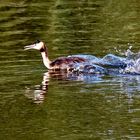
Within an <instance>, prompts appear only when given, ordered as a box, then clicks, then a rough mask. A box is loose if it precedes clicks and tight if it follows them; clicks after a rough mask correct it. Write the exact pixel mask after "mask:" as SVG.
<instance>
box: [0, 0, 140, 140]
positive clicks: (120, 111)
mask: <svg viewBox="0 0 140 140" xmlns="http://www.w3.org/2000/svg"><path fill="white" fill-rule="evenodd" d="M139 9H140V3H139V1H138V0H133V1H130V0H123V1H120V0H116V1H112V0H88V1H85V0H80V1H78V0H71V1H65V0H47V1H45V0H42V1H37V0H30V1H28V0H22V1H21V0H18V1H17V0H5V1H3V2H1V4H0V30H1V34H0V42H1V44H0V99H1V100H0V139H6V140H12V139H13V140H15V139H30V140H31V139H33V140H39V139H40V140H46V139H47V140H89V139H91V140H93V139H107V140H108V139H133V140H136V139H140V76H139V75H114V76H112V75H83V74H81V75H76V76H75V75H72V78H69V75H68V74H66V73H55V74H51V73H49V72H47V69H46V68H45V67H44V65H43V63H42V58H41V56H40V53H39V52H38V51H28V52H27V51H26V52H25V51H24V50H23V47H24V46H25V45H28V44H31V43H32V42H34V41H35V40H36V39H41V40H43V41H45V42H46V43H47V46H48V49H49V56H50V59H54V58H56V57H59V56H67V55H72V54H91V55H95V56H97V57H103V56H105V55H106V54H109V53H111V54H116V55H118V56H122V55H123V54H124V53H125V52H126V50H127V49H128V48H129V46H133V47H132V50H133V51H134V52H136V53H137V52H138V51H139V46H140V42H139V37H140V36H139V35H140V31H139V28H140V24H139V21H140V18H139V13H140V10H139ZM70 77H71V76H70Z"/></svg>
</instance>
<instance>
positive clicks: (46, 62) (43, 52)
mask: <svg viewBox="0 0 140 140" xmlns="http://www.w3.org/2000/svg"><path fill="white" fill-rule="evenodd" d="M40 52H41V55H42V58H43V63H44V65H45V66H46V67H47V68H48V69H50V63H51V61H50V60H49V58H48V51H47V48H46V47H44V48H42V49H41V50H40Z"/></svg>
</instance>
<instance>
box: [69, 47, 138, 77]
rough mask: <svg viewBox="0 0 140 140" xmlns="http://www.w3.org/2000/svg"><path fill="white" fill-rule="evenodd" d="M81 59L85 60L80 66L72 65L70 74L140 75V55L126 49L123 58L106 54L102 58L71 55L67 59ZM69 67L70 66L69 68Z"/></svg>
mask: <svg viewBox="0 0 140 140" xmlns="http://www.w3.org/2000/svg"><path fill="white" fill-rule="evenodd" d="M73 56H76V57H82V58H85V59H87V61H86V62H84V63H81V64H74V66H72V67H73V69H72V72H80V73H88V74H109V75H110V74H117V75H118V74H131V75H134V74H135V75H139V74H140V53H133V52H132V51H131V50H130V49H128V50H127V51H126V53H125V56H123V57H121V56H116V55H114V54H107V55H106V56H104V57H103V58H98V57H95V56H93V55H83V54H82V55H81V54H79V55H71V56H69V57H73ZM70 67H71V66H70Z"/></svg>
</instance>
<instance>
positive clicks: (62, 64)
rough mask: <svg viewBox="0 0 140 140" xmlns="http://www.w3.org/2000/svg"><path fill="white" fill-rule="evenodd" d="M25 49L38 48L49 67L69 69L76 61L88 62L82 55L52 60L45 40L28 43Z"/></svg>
mask: <svg viewBox="0 0 140 140" xmlns="http://www.w3.org/2000/svg"><path fill="white" fill-rule="evenodd" d="M24 49H25V50H29V49H36V50H39V51H40V53H41V55H42V58H43V63H44V65H45V66H46V67H47V68H48V69H57V70H61V69H66V70H68V69H69V68H71V67H72V66H73V65H74V64H75V63H83V62H86V59H84V58H81V57H75V56H72V57H60V58H57V59H55V60H54V61H51V60H50V59H49V58H48V49H47V47H46V45H45V43H44V42H42V41H39V40H37V41H36V42H35V43H34V44H32V45H28V46H25V47H24Z"/></svg>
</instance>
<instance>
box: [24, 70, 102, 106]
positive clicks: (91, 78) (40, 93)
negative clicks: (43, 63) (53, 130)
mask: <svg viewBox="0 0 140 140" xmlns="http://www.w3.org/2000/svg"><path fill="white" fill-rule="evenodd" d="M102 76H104V75H103V74H94V75H93V74H84V73H77V72H66V71H53V70H49V71H48V72H46V73H44V74H43V80H42V82H41V83H40V84H39V85H35V86H34V87H30V88H26V90H25V96H26V97H27V98H29V99H31V100H33V101H34V103H37V104H38V103H42V102H43V101H44V100H45V98H46V96H47V92H48V86H49V81H50V79H51V78H53V79H56V80H66V81H81V82H86V83H98V82H101V81H102Z"/></svg>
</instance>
